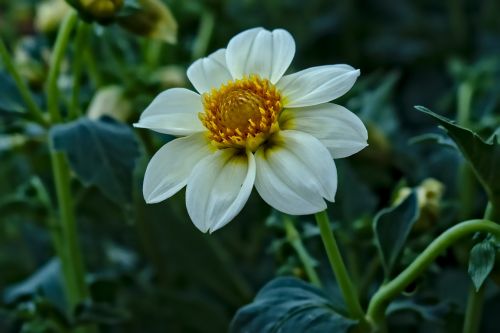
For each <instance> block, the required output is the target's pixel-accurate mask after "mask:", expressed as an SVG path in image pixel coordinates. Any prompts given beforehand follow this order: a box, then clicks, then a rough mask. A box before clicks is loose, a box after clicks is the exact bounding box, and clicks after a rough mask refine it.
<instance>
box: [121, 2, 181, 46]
mask: <svg viewBox="0 0 500 333" xmlns="http://www.w3.org/2000/svg"><path fill="white" fill-rule="evenodd" d="M138 3H139V6H140V8H139V9H137V10H135V11H132V12H131V14H130V15H127V16H119V17H117V22H118V24H119V25H120V26H121V27H122V28H124V29H126V30H128V31H130V32H132V33H134V34H137V35H140V36H144V37H150V38H155V39H161V40H163V41H165V42H168V43H172V44H175V43H176V42H177V22H176V20H175V18H174V16H173V15H172V13H171V12H170V9H169V8H168V7H167V6H166V5H165V4H164V3H163V2H162V1H160V0H138Z"/></svg>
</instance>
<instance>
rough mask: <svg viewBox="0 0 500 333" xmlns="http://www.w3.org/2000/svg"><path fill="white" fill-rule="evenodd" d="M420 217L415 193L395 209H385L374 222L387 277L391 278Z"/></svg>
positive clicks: (377, 242)
mask: <svg viewBox="0 0 500 333" xmlns="http://www.w3.org/2000/svg"><path fill="white" fill-rule="evenodd" d="M418 216H419V210H418V201H417V195H416V193H415V191H412V193H411V194H410V195H409V196H408V197H407V198H406V199H405V200H403V201H402V202H401V203H400V204H399V205H397V206H395V207H390V208H385V209H383V210H382V211H380V212H379V213H378V214H377V215H376V216H375V218H374V220H373V230H374V233H375V240H376V244H377V248H378V252H379V255H380V258H381V260H382V263H383V266H384V271H385V275H386V276H387V277H389V276H390V275H391V274H392V272H393V269H394V266H395V265H396V261H397V259H398V257H399V256H400V254H401V251H402V250H403V248H404V245H405V243H406V239H407V238H408V235H409V234H410V231H411V228H412V227H413V225H414V224H415V222H416V221H417V219H418Z"/></svg>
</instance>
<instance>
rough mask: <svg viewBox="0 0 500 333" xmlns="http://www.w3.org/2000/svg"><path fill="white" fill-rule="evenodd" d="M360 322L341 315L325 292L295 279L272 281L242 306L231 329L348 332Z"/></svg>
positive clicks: (263, 332) (233, 332) (240, 331)
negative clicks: (250, 301)
mask: <svg viewBox="0 0 500 333" xmlns="http://www.w3.org/2000/svg"><path fill="white" fill-rule="evenodd" d="M355 324H356V321H354V320H352V319H348V318H346V317H344V316H342V315H340V314H339V313H338V312H337V310H336V309H335V307H334V305H333V302H332V301H331V300H330V299H328V298H327V296H326V295H325V294H323V292H322V291H321V290H319V289H317V288H315V287H313V286H311V285H310V284H307V283H305V282H303V281H301V280H298V279H295V278H289V277H285V278H277V279H274V280H273V281H271V282H269V283H268V284H267V285H265V286H264V288H262V289H261V291H260V292H259V293H258V294H257V296H256V297H255V300H254V301H253V303H251V304H249V305H246V306H244V307H243V308H241V309H240V310H239V311H238V312H237V313H236V315H235V317H234V318H233V321H232V322H231V326H230V329H229V332H231V333H243V332H259V333H271V332H273V333H277V332H308V333H323V332H337V333H342V332H347V331H348V330H349V328H351V327H352V326H354V325H355Z"/></svg>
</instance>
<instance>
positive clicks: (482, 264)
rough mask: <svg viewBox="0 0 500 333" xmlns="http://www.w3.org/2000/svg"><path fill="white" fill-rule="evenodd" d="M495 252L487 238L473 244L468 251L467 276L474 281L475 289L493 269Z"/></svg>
mask: <svg viewBox="0 0 500 333" xmlns="http://www.w3.org/2000/svg"><path fill="white" fill-rule="evenodd" d="M495 252H496V250H495V245H494V244H493V243H492V241H491V239H489V238H486V239H485V240H483V241H482V242H480V243H477V244H476V245H474V247H473V248H472V250H471V251H470V258H469V276H470V277H471V279H472V282H473V283H474V287H476V291H478V290H479V288H481V286H482V285H483V283H484V281H485V280H486V278H487V277H488V275H489V274H490V272H491V270H492V269H493V266H494V264H495Z"/></svg>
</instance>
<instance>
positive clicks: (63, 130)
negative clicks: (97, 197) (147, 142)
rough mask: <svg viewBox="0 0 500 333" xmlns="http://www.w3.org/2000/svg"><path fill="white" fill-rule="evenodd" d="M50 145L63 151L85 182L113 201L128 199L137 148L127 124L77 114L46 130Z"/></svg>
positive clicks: (110, 119)
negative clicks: (76, 118) (71, 119)
mask: <svg viewBox="0 0 500 333" xmlns="http://www.w3.org/2000/svg"><path fill="white" fill-rule="evenodd" d="M50 139H51V142H52V145H53V146H54V148H55V149H56V150H58V151H63V152H65V153H66V156H67V158H68V161H69V164H70V165H71V168H72V169H73V170H74V171H75V173H76V174H77V176H78V178H79V179H80V180H81V181H82V182H83V183H84V184H85V185H87V186H90V185H93V186H97V187H98V188H99V189H100V190H101V191H102V192H103V193H104V194H105V195H106V196H107V197H108V198H109V199H110V200H113V201H115V202H116V203H117V204H129V203H130V202H131V200H132V194H131V193H132V172H133V170H134V166H135V160H136V159H137V157H138V155H139V148H138V144H137V141H136V139H135V137H134V134H133V132H132V130H131V129H130V127H129V126H126V125H124V124H121V123H119V122H117V121H115V120H113V119H112V118H106V117H105V118H101V119H99V120H96V121H94V120H90V119H86V118H81V119H79V120H76V121H74V122H71V123H67V124H62V125H57V126H54V127H52V128H51V130H50Z"/></svg>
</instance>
